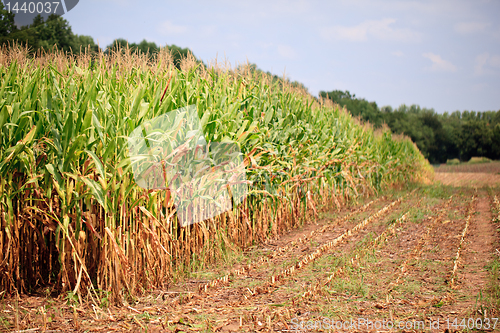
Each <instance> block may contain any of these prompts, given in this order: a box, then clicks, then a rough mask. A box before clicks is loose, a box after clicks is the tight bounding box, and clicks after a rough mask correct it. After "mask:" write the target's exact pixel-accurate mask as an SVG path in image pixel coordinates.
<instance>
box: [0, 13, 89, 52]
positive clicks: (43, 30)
mask: <svg viewBox="0 0 500 333" xmlns="http://www.w3.org/2000/svg"><path fill="white" fill-rule="evenodd" d="M0 5H1V4H0ZM1 6H3V5H1ZM2 17H4V16H3V15H2ZM9 20H10V19H9ZM2 26H3V25H2ZM0 38H1V40H0V43H2V44H5V43H19V44H22V45H25V46H28V47H29V49H30V50H31V51H32V52H36V51H38V50H41V49H43V50H45V51H48V50H51V49H52V48H53V47H54V46H55V47H57V49H59V50H62V51H65V52H71V53H73V54H79V53H80V50H82V51H83V50H85V49H86V48H89V47H90V50H91V51H95V52H97V51H99V47H98V46H97V45H96V44H95V42H94V40H93V39H92V37H90V36H83V35H82V36H78V35H75V34H73V32H72V30H71V27H70V25H69V22H68V21H67V20H66V19H64V18H62V17H61V16H59V15H56V14H52V15H50V16H49V17H48V18H47V20H46V21H45V20H44V18H43V17H42V16H41V15H37V16H36V17H35V18H34V19H33V22H32V24H30V25H29V26H23V27H21V28H20V29H17V28H16V29H11V32H10V33H9V34H8V35H7V36H4V37H0Z"/></svg>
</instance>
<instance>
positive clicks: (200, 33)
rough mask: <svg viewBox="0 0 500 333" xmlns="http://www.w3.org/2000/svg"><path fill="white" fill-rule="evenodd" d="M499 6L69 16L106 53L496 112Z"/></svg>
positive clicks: (241, 4)
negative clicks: (180, 54)
mask: <svg viewBox="0 0 500 333" xmlns="http://www.w3.org/2000/svg"><path fill="white" fill-rule="evenodd" d="M499 17H500V1H498V0H491V1H487V0H484V1H483V0H475V1H472V0H471V1H462V0H453V1H439V0H433V1H393V0H348V1H342V0H340V1H326V0H325V1H315V0H307V1H302V0H290V1H274V0H266V1H261V0H256V1H239V0H231V1H225V0H212V1H194V0H185V1H175V2H174V1H157V0H148V1H137V0H81V1H80V2H79V3H78V5H77V6H76V7H74V8H73V10H71V11H70V12H68V13H67V14H65V15H64V18H65V19H67V20H68V21H69V24H70V25H71V27H72V30H73V32H74V33H76V34H79V35H90V36H92V37H93V38H94V40H96V41H97V42H98V43H99V45H100V46H101V47H103V48H104V47H106V46H107V45H109V44H111V42H112V41H113V40H114V39H116V38H124V39H126V40H128V41H129V42H131V43H133V42H135V43H138V42H140V41H141V40H143V39H146V40H148V41H152V42H155V43H156V44H158V45H161V46H164V45H171V44H175V45H177V46H181V47H188V48H189V49H191V50H192V51H193V53H194V55H195V56H196V57H197V58H199V59H201V60H203V61H204V62H205V63H210V62H212V61H214V60H215V59H216V58H217V60H218V61H228V62H229V63H230V64H231V65H233V66H235V65H238V64H242V63H246V62H247V61H248V62H251V63H255V64H257V66H258V67H259V68H261V69H262V70H264V71H270V72H272V73H273V74H278V75H283V74H285V75H286V76H287V77H288V78H289V79H290V80H292V81H299V82H302V83H303V84H304V85H305V86H306V87H307V88H308V89H309V92H310V93H311V94H313V95H315V96H317V95H318V93H319V92H320V91H331V90H337V89H338V90H343V91H344V90H348V91H350V92H351V94H356V97H360V98H365V99H366V100H368V101H375V102H377V104H378V105H379V106H386V105H390V106H392V107H398V106H399V105H401V104H406V105H411V104H418V105H420V106H421V107H426V108H433V109H434V110H435V111H436V112H439V113H443V112H453V111H456V110H460V111H463V110H469V111H488V110H495V111H496V110H500V20H499V19H498V18H499Z"/></svg>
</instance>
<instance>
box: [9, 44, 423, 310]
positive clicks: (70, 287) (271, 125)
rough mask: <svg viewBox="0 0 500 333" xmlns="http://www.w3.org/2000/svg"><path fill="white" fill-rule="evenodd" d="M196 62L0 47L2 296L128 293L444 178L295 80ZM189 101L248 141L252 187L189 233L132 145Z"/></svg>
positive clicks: (219, 127) (208, 129) (243, 145)
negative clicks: (140, 174)
mask: <svg viewBox="0 0 500 333" xmlns="http://www.w3.org/2000/svg"><path fill="white" fill-rule="evenodd" d="M181 68H182V69H181V70H178V69H176V68H175V66H174V65H173V63H172V58H171V56H170V54H169V53H168V52H166V51H164V52H161V53H159V54H158V56H157V57H156V58H155V59H154V60H151V59H150V58H148V57H147V56H145V55H139V54H133V53H130V52H116V53H112V54H110V55H105V54H97V55H90V54H87V55H82V56H79V57H76V58H75V57H70V56H66V55H64V54H61V53H58V52H51V53H46V54H39V55H37V56H36V57H32V56H29V55H28V54H27V52H26V50H24V49H22V48H17V47H12V48H2V49H1V50H0V75H1V79H0V131H1V136H0V224H1V227H0V291H6V293H7V294H12V293H15V292H19V293H31V292H37V291H39V290H43V289H45V288H50V290H51V291H53V292H57V293H61V292H67V291H72V292H73V293H74V294H75V295H78V297H82V296H83V295H86V296H87V297H90V298H93V297H98V296H99V294H100V293H103V292H105V293H109V294H110V295H111V296H112V300H113V301H114V302H120V300H122V299H124V298H126V297H127V296H129V295H138V294H141V293H144V292H145V291H147V290H151V289H156V288H162V287H165V286H167V285H168V284H169V283H171V282H172V281H173V280H175V279H176V277H177V275H178V274H181V273H182V272H185V271H189V270H193V269H199V268H201V267H205V266H206V265H210V264H214V263H217V262H219V261H221V260H224V259H225V257H226V256H227V255H228V253H230V252H234V251H238V249H244V248H247V247H248V246H251V245H252V244H256V243H258V242H263V241H266V240H268V239H274V238H277V237H279V235H281V234H283V233H284V232H286V231H288V230H290V229H292V228H295V227H297V226H300V225H302V224H304V223H307V221H310V220H313V219H314V218H315V217H316V216H317V215H318V212H320V211H322V210H327V209H331V208H340V207H342V206H343V205H345V203H346V202H347V201H348V200H353V199H355V198H356V197H358V196H368V195H370V194H373V193H376V192H378V191H380V190H382V189H384V188H386V187H388V186H394V185H398V184H404V183H407V182H414V181H420V180H422V179H424V178H425V177H427V176H428V173H429V172H430V171H429V170H430V167H429V165H428V163H427V162H426V160H425V159H424V158H423V156H422V155H421V153H420V152H419V151H418V149H417V148H416V146H415V145H414V144H413V143H412V142H411V141H410V140H409V139H406V138H393V137H392V136H391V134H390V131H388V130H378V131H374V130H373V129H372V128H371V127H370V126H369V125H368V124H361V123H360V122H359V121H358V120H356V119H353V118H352V117H351V116H350V115H349V114H348V113H347V111H346V110H343V109H340V108H339V107H338V106H337V105H333V104H332V103H330V102H329V101H325V100H317V99H315V98H314V97H312V96H311V95H310V94H308V93H307V92H305V91H301V90H299V89H297V88H294V87H292V86H290V85H288V84H287V83H286V81H282V82H273V81H272V80H271V78H269V77H267V76H266V75H263V74H257V73H255V72H252V71H250V70H249V67H248V66H239V67H237V68H229V67H227V66H221V65H220V64H217V63H213V64H210V65H209V66H208V67H206V68H205V67H204V66H202V65H197V64H196V62H195V61H194V60H193V59H190V58H187V59H184V60H183V62H182V64H181ZM189 105H194V106H196V110H197V112H198V117H199V119H201V125H202V127H203V132H204V135H205V137H206V139H207V141H209V142H214V143H224V142H233V143H235V144H236V145H237V146H238V148H239V149H240V150H241V152H242V153H243V156H244V160H245V164H246V179H247V180H248V184H249V185H248V195H247V196H246V198H245V199H244V200H242V202H241V203H240V204H239V205H235V206H234V207H232V209H231V210H230V211H227V212H225V213H222V214H219V215H217V216H215V217H212V218H209V219H206V220H204V221H202V222H200V223H196V224H193V225H189V226H183V225H181V224H180V223H179V220H178V217H177V213H176V211H175V206H174V204H173V199H172V196H171V193H170V191H169V190H167V189H149V190H147V189H144V188H141V187H140V186H138V185H137V184H136V182H135V181H134V176H133V173H132V166H131V164H132V163H131V158H130V156H129V152H128V149H127V148H128V146H127V142H128V141H127V139H128V137H129V136H130V134H131V133H132V132H133V131H134V129H135V128H137V127H138V126H140V125H141V124H142V123H144V122H147V121H148V120H151V119H153V118H155V117H159V116H161V115H164V114H167V113H168V112H170V111H173V110H177V109H179V108H182V107H186V106H189Z"/></svg>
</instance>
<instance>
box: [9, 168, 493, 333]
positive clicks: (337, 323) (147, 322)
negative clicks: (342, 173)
mask: <svg viewBox="0 0 500 333" xmlns="http://www.w3.org/2000/svg"><path fill="white" fill-rule="evenodd" d="M437 175H439V174H437ZM476 175H478V173H476ZM455 177H456V176H455ZM459 177H461V175H459ZM478 177H479V176H478ZM438 179H439V177H438ZM460 184H462V183H460ZM489 184H490V185H491V183H489ZM494 195H497V196H499V195H500V191H499V190H498V189H493V190H491V189H475V188H472V187H449V186H443V185H440V184H439V183H437V184H435V185H432V186H428V187H421V188H417V189H416V190H414V191H409V190H403V191H389V192H387V193H385V196H381V197H378V198H367V199H366V200H365V201H364V202H360V203H359V204H358V205H355V206H352V207H349V208H345V209H344V210H342V211H340V212H326V213H324V214H323V215H322V216H321V218H320V219H318V221H317V222H313V221H312V220H311V223H309V224H306V225H305V226H304V228H302V229H301V230H295V231H293V232H291V233H290V234H288V235H285V236H283V237H282V238H281V239H279V240H277V241H274V242H270V243H267V244H262V245H259V246H256V247H254V248H252V249H248V250H247V251H245V252H242V253H240V254H238V255H235V256H234V258H233V259H232V260H231V262H229V263H225V264H224V265H222V266H220V267H218V268H213V269H207V270H206V271H203V272H196V273H193V274H191V276H188V277H186V278H185V279H183V280H182V281H180V282H178V283H177V284H175V285H173V286H172V287H171V288H170V289H168V290H157V291H151V293H150V294H148V295H146V296H144V297H142V298H138V299H136V300H135V301H133V302H132V301H130V302H129V303H126V304H124V305H123V306H121V307H114V306H109V307H99V306H94V305H92V304H90V303H83V304H78V303H71V302H68V301H66V300H65V299H64V296H61V297H60V298H59V299H51V298H48V297H28V296H21V297H20V298H19V299H17V298H5V299H3V300H2V301H1V302H0V330H1V329H3V330H5V331H12V330H15V329H16V328H18V329H19V330H21V331H24V332H43V331H45V332H130V331H137V332H146V331H147V332H255V331H262V332H272V331H274V332H285V331H296V332H298V331H311V332H317V331H329V330H330V331H335V332H389V331H399V332H422V331H427V332H430V331H432V332H457V331H467V330H468V329H469V328H480V327H481V329H483V330H484V329H485V330H486V331H491V332H493V331H500V323H497V320H498V319H496V318H499V317H500V312H499V299H500V280H499V273H498V271H499V267H500V264H499V259H500V257H499V254H500V252H498V250H497V249H500V246H499V233H498V230H497V229H498V228H499V225H498V223H497V222H495V221H494V216H496V215H497V214H498V212H497V211H496V207H495V203H494V201H493V197H494Z"/></svg>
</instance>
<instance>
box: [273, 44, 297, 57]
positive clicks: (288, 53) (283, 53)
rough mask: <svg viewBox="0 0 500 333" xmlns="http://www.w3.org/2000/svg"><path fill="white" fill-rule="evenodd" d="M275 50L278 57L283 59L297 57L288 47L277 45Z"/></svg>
mask: <svg viewBox="0 0 500 333" xmlns="http://www.w3.org/2000/svg"><path fill="white" fill-rule="evenodd" d="M277 49H278V53H279V55H280V56H282V57H283V58H288V59H294V58H295V57H296V56H297V53H296V52H295V50H294V49H293V48H292V47H291V46H289V45H284V44H279V45H278V47H277Z"/></svg>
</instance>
